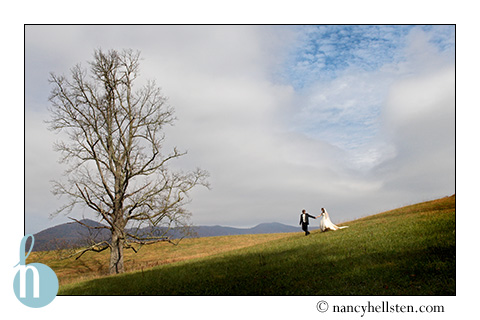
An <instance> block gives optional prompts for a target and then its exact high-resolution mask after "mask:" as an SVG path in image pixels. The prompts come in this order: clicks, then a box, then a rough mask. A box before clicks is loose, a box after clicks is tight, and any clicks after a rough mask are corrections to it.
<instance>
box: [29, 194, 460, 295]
mask: <svg viewBox="0 0 480 320" xmlns="http://www.w3.org/2000/svg"><path fill="white" fill-rule="evenodd" d="M345 225H348V226H349V228H347V229H343V230H339V231H336V232H325V233H322V232H320V231H318V230H315V229H314V228H313V230H314V231H313V232H312V233H311V235H310V236H308V237H306V236H304V234H303V233H302V232H300V228H299V232H298V233H293V234H292V233H288V234H265V235H242V236H227V237H210V238H198V239H185V240H183V241H182V242H180V244H179V245H177V246H172V245H170V244H166V243H164V244H157V245H151V246H146V247H143V248H142V249H141V250H140V252H139V253H137V254H135V253H133V252H131V253H129V254H128V255H127V257H126V268H127V271H129V272H127V273H125V274H121V275H116V276H106V275H105V272H106V270H107V264H108V253H104V254H94V253H87V254H85V255H84V256H83V257H82V258H81V259H80V260H74V259H73V258H70V259H66V260H60V259H58V258H59V257H60V256H61V255H64V254H65V252H63V253H62V252H44V253H42V252H39V253H35V254H34V253H32V254H31V255H30V257H29V261H28V262H34V261H35V262H41V263H45V264H47V265H49V266H50V267H52V268H53V269H54V270H55V272H56V273H57V275H58V277H59V280H60V285H61V286H60V290H59V295H455V272H456V266H455V261H456V259H455V254H456V247H455V196H452V197H447V198H442V199H438V200H434V201H429V202H424V203H420V204H415V205H411V206H407V207H403V208H399V209H396V210H392V211H388V212H384V213H380V214H376V215H372V216H368V217H365V218H362V219H359V220H355V221H351V222H348V223H345Z"/></svg>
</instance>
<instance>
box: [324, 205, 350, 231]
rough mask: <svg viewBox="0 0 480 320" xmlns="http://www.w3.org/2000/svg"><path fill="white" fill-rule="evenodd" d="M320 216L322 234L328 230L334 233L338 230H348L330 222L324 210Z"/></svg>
mask: <svg viewBox="0 0 480 320" xmlns="http://www.w3.org/2000/svg"><path fill="white" fill-rule="evenodd" d="M321 216H322V217H321V218H320V230H322V232H325V231H328V230H332V231H336V230H338V229H344V228H348V226H344V227H339V226H336V225H334V224H333V222H332V221H331V220H330V217H329V215H328V212H327V210H325V212H322V214H321Z"/></svg>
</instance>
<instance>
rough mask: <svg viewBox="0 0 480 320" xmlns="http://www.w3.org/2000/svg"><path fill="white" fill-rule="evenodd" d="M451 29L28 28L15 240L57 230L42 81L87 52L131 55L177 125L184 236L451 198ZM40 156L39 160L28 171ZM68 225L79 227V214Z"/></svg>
mask: <svg viewBox="0 0 480 320" xmlns="http://www.w3.org/2000/svg"><path fill="white" fill-rule="evenodd" d="M454 35H455V30H454V27H453V26H410V25H409V26H354V25H352V26H337V25H328V26H81V25H78V26H27V28H26V33H25V68H26V69H25V101H26V104H25V123H26V129H25V130H26V132H25V152H26V153H25V163H26V165H25V190H26V191H25V209H26V218H27V219H26V223H25V224H26V228H27V232H38V231H39V230H41V229H43V228H45V227H48V226H51V225H55V224H59V223H63V222H65V221H67V219H66V217H62V216H59V217H56V218H54V219H49V218H48V216H49V214H50V213H52V212H53V211H55V209H56V208H57V207H58V206H59V205H61V201H62V200H58V199H56V198H55V197H53V196H52V195H51V193H50V189H51V185H50V182H49V181H50V180H53V179H59V178H60V179H61V178H62V176H61V173H62V172H63V171H64V169H65V168H63V167H62V166H61V165H59V164H58V163H57V160H58V157H59V155H58V154H55V153H54V152H53V151H52V144H53V142H54V141H55V140H57V139H59V138H61V137H59V136H55V135H53V134H52V133H51V132H49V131H48V130H46V125H45V123H44V120H47V119H48V118H49V115H48V112H47V107H48V95H49V92H50V90H51V88H50V87H49V85H48V82H47V79H48V75H49V73H50V72H55V73H58V74H62V73H67V74H68V70H69V69H70V68H71V67H72V66H74V65H75V64H77V63H82V64H83V65H88V64H87V61H89V60H90V59H91V57H92V53H93V50H94V49H95V48H99V47H101V48H103V49H109V48H116V49H118V48H120V49H121V48H133V49H138V50H140V51H141V52H142V57H143V60H142V64H141V79H140V81H146V80H147V79H155V80H156V83H157V84H158V85H159V86H160V87H162V90H163V92H164V94H165V95H166V96H167V97H168V98H169V100H168V101H169V103H170V104H171V105H172V106H173V107H174V108H175V110H176V116H177V118H178V121H177V122H176V124H175V126H173V127H171V128H168V129H167V132H166V134H167V144H166V145H165V148H166V149H168V148H171V147H173V146H178V147H179V149H180V150H188V155H187V156H186V157H184V158H182V159H181V160H179V161H178V162H176V163H175V164H174V168H177V169H179V170H180V169H181V170H192V169H195V168H196V167H197V166H199V167H201V168H203V169H205V170H208V171H209V172H210V175H211V178H210V182H211V185H212V190H210V191H208V190H204V189H198V190H195V191H194V192H193V194H192V199H193V201H192V202H191V204H190V205H189V210H190V211H192V212H193V218H192V220H193V222H194V223H195V224H197V225H217V224H219V225H228V226H237V227H251V226H254V225H256V224H259V223H262V222H272V221H277V222H281V223H285V224H291V225H295V224H296V223H297V215H298V214H299V213H300V211H301V210H302V209H303V208H306V209H307V210H308V211H310V212H311V213H313V214H315V213H316V212H317V211H319V210H320V208H321V207H326V208H327V209H328V211H329V213H330V214H331V215H332V219H333V220H334V222H339V221H347V220H350V219H354V218H358V217H361V216H365V215H368V214H374V213H377V212H380V211H382V210H387V209H391V208H395V207H397V206H400V205H404V204H408V203H413V202H416V201H423V200H428V199H433V198H436V197H442V196H446V195H450V194H452V193H454V192H455V122H454V121H455V52H454V49H455V38H454ZM38 159H42V161H38ZM73 214H74V216H75V217H80V218H81V217H82V216H85V217H91V216H90V215H91V213H90V212H89V211H88V210H87V209H84V208H78V209H76V210H75V211H74V212H73Z"/></svg>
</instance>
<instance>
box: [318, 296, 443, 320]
mask: <svg viewBox="0 0 480 320" xmlns="http://www.w3.org/2000/svg"><path fill="white" fill-rule="evenodd" d="M317 310H318V311H319V312H322V313H324V312H327V311H330V312H334V313H358V314H360V316H361V317H363V316H365V314H366V313H443V312H445V308H444V306H442V305H421V306H418V307H414V306H412V305H402V304H398V303H395V304H393V303H390V302H389V301H382V302H381V303H380V304H373V303H371V302H370V301H368V302H367V303H366V304H364V305H360V304H357V305H332V306H330V305H329V304H328V302H326V301H324V300H322V301H319V302H318V303H317Z"/></svg>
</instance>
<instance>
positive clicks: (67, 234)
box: [27, 219, 300, 251]
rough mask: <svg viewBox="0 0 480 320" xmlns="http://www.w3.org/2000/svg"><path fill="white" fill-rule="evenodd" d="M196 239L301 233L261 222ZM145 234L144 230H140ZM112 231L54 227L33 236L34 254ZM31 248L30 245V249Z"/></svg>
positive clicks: (197, 231) (198, 229)
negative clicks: (250, 226)
mask: <svg viewBox="0 0 480 320" xmlns="http://www.w3.org/2000/svg"><path fill="white" fill-rule="evenodd" d="M81 222H82V223H83V224H86V225H88V226H92V227H100V226H103V224H101V223H98V222H96V221H93V220H89V219H84V220H81ZM193 231H194V236H195V237H216V236H232V235H242V234H262V233H286V232H299V231H300V229H299V228H297V227H293V226H289V225H285V224H281V223H278V222H272V223H261V224H259V225H257V226H255V227H253V228H232V227H223V226H194V227H193ZM140 232H142V230H140ZM171 235H172V237H179V235H180V232H179V230H175V229H173V230H172V233H171ZM109 236H110V231H109V230H107V229H90V228H87V227H85V226H83V225H81V224H79V223H77V222H69V223H64V224H60V225H58V226H55V227H51V228H48V229H45V230H43V231H40V232H38V233H36V234H34V237H35V245H34V248H33V251H46V250H56V249H64V248H71V247H80V246H85V245H87V244H88V243H90V241H92V240H93V241H96V242H100V241H104V240H108V239H109ZM27 247H28V246H27Z"/></svg>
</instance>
